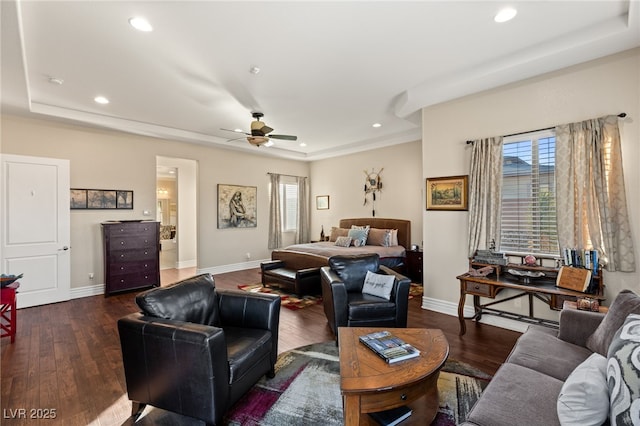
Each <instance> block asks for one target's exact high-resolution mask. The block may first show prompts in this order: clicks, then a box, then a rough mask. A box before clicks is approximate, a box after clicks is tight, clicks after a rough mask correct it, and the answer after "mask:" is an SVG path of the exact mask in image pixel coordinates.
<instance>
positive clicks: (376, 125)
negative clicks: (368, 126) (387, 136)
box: [372, 123, 382, 129]
mask: <svg viewBox="0 0 640 426" xmlns="http://www.w3.org/2000/svg"><path fill="white" fill-rule="evenodd" d="M372 127H375V128H376V129H377V128H378V127H382V124H380V123H373V125H372Z"/></svg>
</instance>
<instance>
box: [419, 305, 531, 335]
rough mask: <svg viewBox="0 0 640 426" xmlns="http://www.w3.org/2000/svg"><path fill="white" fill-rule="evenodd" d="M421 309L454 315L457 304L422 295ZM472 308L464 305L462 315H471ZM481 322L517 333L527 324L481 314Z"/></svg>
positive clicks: (523, 330) (524, 328) (522, 331)
mask: <svg viewBox="0 0 640 426" xmlns="http://www.w3.org/2000/svg"><path fill="white" fill-rule="evenodd" d="M422 309H429V310H430V311H435V312H439V313H441V314H446V315H451V316H454V317H457V316H458V304H457V303H453V302H448V301H446V300H440V299H433V298H431V297H424V296H423V297H422ZM473 314H474V310H473V306H468V305H465V307H464V316H465V317H470V316H473ZM480 323H481V324H488V325H494V326H496V327H500V328H506V329H507V330H512V331H517V332H519V333H524V332H525V331H526V330H527V328H528V327H529V324H527V323H524V322H520V321H514V320H510V319H508V318H502V317H497V316H495V315H486V314H485V315H483V316H482V319H481V320H480ZM468 326H469V325H468V324H467V327H468Z"/></svg>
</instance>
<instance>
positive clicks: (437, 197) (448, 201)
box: [426, 175, 469, 210]
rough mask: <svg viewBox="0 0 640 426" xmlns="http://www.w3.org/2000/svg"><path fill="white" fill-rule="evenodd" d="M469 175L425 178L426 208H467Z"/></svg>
mask: <svg viewBox="0 0 640 426" xmlns="http://www.w3.org/2000/svg"><path fill="white" fill-rule="evenodd" d="M468 179H469V176H468V175H465V176H449V177H438V178H427V192H426V198H427V210H469V200H468V194H469V188H468V185H469V183H468Z"/></svg>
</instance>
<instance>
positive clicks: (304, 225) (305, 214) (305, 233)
mask: <svg viewBox="0 0 640 426" xmlns="http://www.w3.org/2000/svg"><path fill="white" fill-rule="evenodd" d="M296 181H297V183H298V229H297V230H296V231H297V232H296V244H302V243H308V242H309V196H308V191H307V178H306V177H297V178H296Z"/></svg>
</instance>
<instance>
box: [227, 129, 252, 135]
mask: <svg viewBox="0 0 640 426" xmlns="http://www.w3.org/2000/svg"><path fill="white" fill-rule="evenodd" d="M220 130H224V131H225V132H233V133H237V134H239V135H247V136H248V135H250V134H251V133H247V132H238V131H237V130H231V129H223V128H222V127H220Z"/></svg>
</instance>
